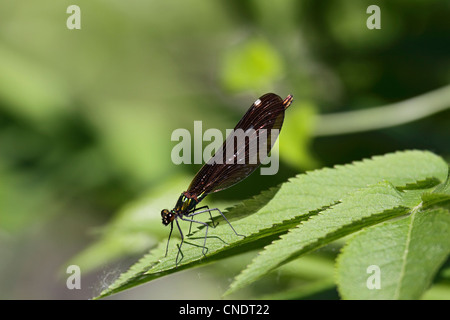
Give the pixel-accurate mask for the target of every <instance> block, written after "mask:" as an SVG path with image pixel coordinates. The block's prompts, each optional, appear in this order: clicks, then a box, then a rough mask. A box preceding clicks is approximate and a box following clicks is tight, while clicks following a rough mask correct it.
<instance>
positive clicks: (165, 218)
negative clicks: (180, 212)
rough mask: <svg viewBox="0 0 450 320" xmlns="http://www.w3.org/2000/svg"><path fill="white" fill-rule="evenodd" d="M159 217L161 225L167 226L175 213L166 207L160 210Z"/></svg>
mask: <svg viewBox="0 0 450 320" xmlns="http://www.w3.org/2000/svg"><path fill="white" fill-rule="evenodd" d="M161 218H162V223H163V225H165V226H167V225H169V223H171V222H172V221H173V220H174V219H175V214H174V213H173V212H172V211H169V210H167V209H164V210H161Z"/></svg>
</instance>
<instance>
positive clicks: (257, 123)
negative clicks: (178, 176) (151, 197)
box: [161, 93, 293, 264]
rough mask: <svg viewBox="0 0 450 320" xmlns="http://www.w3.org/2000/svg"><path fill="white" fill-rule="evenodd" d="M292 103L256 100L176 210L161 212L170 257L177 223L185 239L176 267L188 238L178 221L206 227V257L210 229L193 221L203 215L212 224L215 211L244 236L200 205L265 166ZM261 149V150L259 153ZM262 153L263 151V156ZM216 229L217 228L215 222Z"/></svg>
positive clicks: (267, 97)
mask: <svg viewBox="0 0 450 320" xmlns="http://www.w3.org/2000/svg"><path fill="white" fill-rule="evenodd" d="M292 100H293V97H292V95H288V96H287V97H286V99H284V100H283V99H281V98H280V97H279V96H278V95H276V94H274V93H267V94H265V95H263V96H262V97H260V98H259V99H258V100H256V101H255V102H254V103H253V104H252V106H251V107H250V109H249V110H248V111H247V113H246V114H245V115H244V116H243V117H242V119H241V120H240V121H239V122H238V124H237V125H236V127H235V128H234V131H233V133H232V134H230V135H229V136H228V137H227V139H226V140H225V142H224V143H223V145H222V148H221V149H219V150H217V152H216V153H215V154H214V156H213V157H212V158H211V159H210V160H209V161H208V162H207V163H205V164H204V165H203V167H202V168H201V169H200V170H199V171H198V173H197V175H196V176H195V177H194V179H193V180H192V182H191V184H190V185H189V187H188V189H187V191H185V192H183V193H182V194H181V195H180V197H179V198H178V201H177V203H176V205H175V208H173V209H172V210H168V209H164V210H162V211H161V217H162V223H163V224H164V225H165V226H167V225H169V224H170V233H169V239H168V240H167V247H166V256H167V251H168V248H169V240H170V236H171V235H172V231H173V223H174V221H175V223H176V224H177V227H178V230H179V232H180V235H181V243H180V245H179V247H178V253H177V257H176V264H178V256H179V254H180V252H181V246H182V245H183V242H184V235H183V232H182V231H181V228H180V225H179V223H178V219H181V220H183V221H188V222H190V223H191V226H192V222H195V223H198V224H202V225H204V226H205V227H206V231H205V240H204V243H203V250H202V253H203V254H205V248H206V238H207V236H208V227H209V226H208V224H207V223H206V222H202V221H197V220H193V217H194V216H196V215H198V214H200V213H205V212H208V213H209V215H210V217H211V221H212V215H211V211H214V210H215V211H217V212H219V213H220V215H221V216H222V217H223V218H224V219H225V221H226V222H227V223H228V224H229V226H230V227H231V229H232V230H233V231H234V233H235V234H236V235H238V236H243V235H240V234H238V233H237V232H236V230H234V228H233V226H232V225H231V224H230V222H229V221H228V219H227V218H226V217H225V216H224V214H223V213H222V212H221V211H220V210H219V209H218V208H213V209H210V208H209V207H208V206H203V207H199V208H198V207H197V205H198V204H199V203H200V202H201V201H202V200H203V199H204V198H205V197H206V196H207V195H208V194H210V193H213V192H218V191H221V190H224V189H227V188H229V187H231V186H233V185H235V184H236V183H238V182H240V181H242V180H243V179H245V178H246V177H248V176H249V175H250V174H251V173H252V172H253V171H255V170H256V169H257V168H258V167H259V166H260V165H261V162H262V161H264V159H265V158H266V157H267V155H268V154H269V152H270V150H271V149H272V147H273V145H274V144H275V141H276V139H277V137H278V133H279V131H280V130H281V127H282V125H283V120H284V112H285V110H286V109H287V108H288V107H289V106H290V105H291V103H292ZM236 132H241V133H242V132H243V133H244V140H241V143H240V144H239V143H238V144H237V145H236V143H235V140H236V139H237V135H236ZM274 132H275V133H274ZM245 138H246V139H245ZM257 146H259V152H258V150H257ZM261 150H263V151H262V152H261ZM189 218H190V219H189ZM213 227H215V226H214V222H213ZM189 232H190V228H189Z"/></svg>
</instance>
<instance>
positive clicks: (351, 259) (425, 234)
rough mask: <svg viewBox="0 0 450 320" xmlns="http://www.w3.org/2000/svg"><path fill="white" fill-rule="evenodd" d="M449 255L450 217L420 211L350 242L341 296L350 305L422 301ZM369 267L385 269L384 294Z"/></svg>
mask: <svg viewBox="0 0 450 320" xmlns="http://www.w3.org/2000/svg"><path fill="white" fill-rule="evenodd" d="M449 253H450V213H449V212H448V211H447V210H445V209H431V210H426V211H420V210H414V211H413V212H412V214H411V215H409V216H408V217H406V218H404V219H401V220H397V221H394V222H385V223H383V224H380V225H378V226H375V227H372V228H369V229H367V230H365V231H363V232H361V233H360V234H358V235H357V236H355V237H354V238H353V239H352V240H351V241H349V243H348V244H347V246H346V247H344V249H343V252H342V254H341V255H340V256H339V258H338V263H337V282H338V288H339V292H340V294H341V296H342V297H343V298H345V299H418V298H420V297H421V296H422V294H423V293H424V292H425V290H426V289H427V288H428V287H429V285H430V283H431V280H432V279H433V276H434V275H435V273H436V271H437V270H438V268H439V267H440V266H441V265H442V263H443V262H444V261H445V259H446V258H447V256H448V255H449ZM369 266H376V267H378V268H379V269H378V270H379V277H380V278H379V280H380V282H379V289H377V288H374V286H373V285H372V284H373V282H372V280H373V278H370V277H376V276H378V275H376V274H375V273H374V272H373V271H371V272H368V267H369ZM372 273H373V274H372Z"/></svg>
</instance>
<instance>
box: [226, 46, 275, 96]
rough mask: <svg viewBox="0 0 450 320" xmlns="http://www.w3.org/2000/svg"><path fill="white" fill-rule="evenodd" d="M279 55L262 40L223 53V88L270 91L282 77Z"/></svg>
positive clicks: (234, 90) (237, 90)
mask: <svg viewBox="0 0 450 320" xmlns="http://www.w3.org/2000/svg"><path fill="white" fill-rule="evenodd" d="M282 61H283V60H282V59H281V57H280V56H279V53H278V52H277V50H276V49H275V48H273V47H272V46H271V45H270V43H268V42H267V41H264V40H262V39H253V40H249V41H247V42H245V43H243V44H241V45H238V46H236V47H232V48H230V49H229V50H228V51H226V52H225V55H224V57H223V62H222V66H221V78H222V83H223V86H224V87H225V88H226V89H227V90H230V91H233V92H239V91H247V90H252V91H256V92H265V91H271V90H273V89H272V85H273V83H274V81H275V80H278V79H279V78H280V77H281V76H282V75H283V70H284V66H283V63H282Z"/></svg>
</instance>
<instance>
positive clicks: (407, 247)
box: [394, 202, 423, 300]
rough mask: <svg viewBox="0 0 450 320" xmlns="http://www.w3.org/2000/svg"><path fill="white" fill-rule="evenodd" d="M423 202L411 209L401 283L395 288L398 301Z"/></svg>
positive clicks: (400, 277)
mask: <svg viewBox="0 0 450 320" xmlns="http://www.w3.org/2000/svg"><path fill="white" fill-rule="evenodd" d="M422 204H423V202H420V203H419V204H418V205H417V206H415V207H414V208H412V209H411V222H410V224H409V226H408V233H407V234H406V241H405V251H404V252H403V255H402V266H401V269H400V276H399V281H398V283H397V287H396V288H395V293H394V299H395V300H398V299H399V297H400V290H401V286H402V283H403V278H404V277H405V270H406V263H407V261H408V254H409V246H410V244H411V233H412V229H413V226H414V220H415V219H416V214H417V213H418V212H419V211H420V208H421V207H422Z"/></svg>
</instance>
